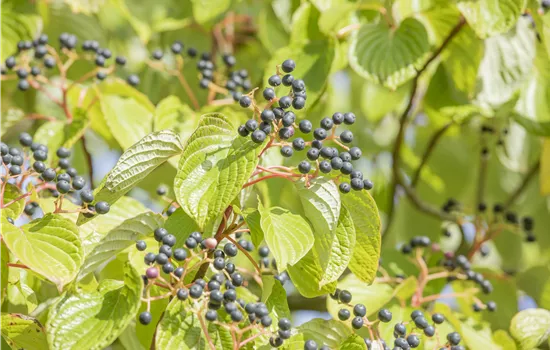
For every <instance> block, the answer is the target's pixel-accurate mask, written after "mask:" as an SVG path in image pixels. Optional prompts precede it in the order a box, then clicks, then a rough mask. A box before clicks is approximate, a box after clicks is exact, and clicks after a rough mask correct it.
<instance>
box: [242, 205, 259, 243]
mask: <svg viewBox="0 0 550 350" xmlns="http://www.w3.org/2000/svg"><path fill="white" fill-rule="evenodd" d="M261 220H262V216H261V215H260V212H259V211H258V210H254V211H252V212H251V213H244V221H246V226H248V229H249V230H250V238H251V239H252V244H254V246H256V247H259V246H260V244H262V242H263V240H264V231H263V230H262V226H261V223H260V222H261Z"/></svg>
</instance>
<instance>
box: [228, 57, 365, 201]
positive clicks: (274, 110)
mask: <svg viewBox="0 0 550 350" xmlns="http://www.w3.org/2000/svg"><path fill="white" fill-rule="evenodd" d="M295 67H296V64H295V62H294V61H293V60H291V59H287V60H285V61H284V62H283V63H282V64H281V65H280V66H278V67H277V74H275V75H273V76H271V77H270V78H269V80H268V83H269V85H271V86H272V87H277V86H279V85H281V84H282V85H284V86H289V87H290V91H289V93H288V94H287V95H285V96H282V97H277V95H276V93H275V90H274V89H273V88H271V87H268V88H266V89H265V90H264V91H263V97H264V98H265V99H266V100H267V101H268V103H267V105H266V106H265V107H264V109H263V110H261V109H260V107H259V106H258V104H257V103H256V101H255V100H254V99H253V97H252V93H250V94H248V95H244V96H242V97H241V98H240V100H239V103H240V105H241V106H242V107H244V108H249V107H250V106H252V108H253V109H254V112H255V113H254V115H255V117H259V120H260V121H258V120H257V119H256V118H252V119H249V120H248V121H247V122H246V123H245V124H244V125H241V126H239V128H238V132H239V134H240V135H241V136H242V137H247V136H249V135H250V137H251V139H252V141H254V142H256V143H263V142H264V141H265V140H266V138H267V137H268V136H269V138H270V141H269V142H270V144H269V146H280V152H281V155H282V156H283V157H286V158H290V157H292V156H293V155H294V152H302V151H305V152H306V158H307V159H305V160H302V161H301V162H300V163H299V164H298V167H297V169H298V171H299V172H300V173H301V174H303V175H307V174H310V173H311V172H312V170H314V169H313V167H312V164H311V162H315V164H316V165H315V167H316V168H315V175H314V176H316V175H317V174H318V173H319V172H321V173H323V174H330V173H331V172H332V171H338V172H339V173H340V174H339V175H336V174H334V176H338V177H339V176H341V175H348V176H349V178H350V182H349V183H348V182H340V184H339V189H340V192H342V193H348V192H350V191H351V189H354V190H357V191H360V190H363V189H366V190H370V189H372V188H373V183H372V181H371V180H369V179H364V178H363V173H362V172H360V171H358V170H355V169H354V167H353V164H352V161H354V160H358V159H360V158H361V155H362V151H361V149H360V148H359V147H351V148H350V147H348V146H346V144H349V143H351V142H352V141H353V133H352V132H351V131H350V130H344V131H342V132H340V133H339V135H337V128H338V127H339V126H340V125H342V124H344V125H352V124H354V123H355V120H356V117H355V115H354V114H353V113H340V112H337V113H334V114H333V115H332V118H329V117H326V118H323V119H322V120H321V121H320V124H319V127H318V128H315V129H314V128H313V124H312V123H311V122H310V121H309V120H306V119H303V120H301V121H300V122H299V123H297V122H296V114H295V113H294V112H293V111H292V110H290V108H291V107H292V108H294V109H295V110H299V109H302V108H304V107H305V102H306V99H307V95H306V86H305V83H304V81H303V80H301V79H295V78H294V76H292V75H291V74H290V73H291V72H293V71H294V69H295ZM279 68H280V69H281V70H282V71H283V72H284V73H286V74H284V73H281V72H279ZM275 103H277V104H278V106H277V107H274V104H275ZM296 129H298V130H299V131H300V132H301V133H302V134H304V136H305V135H307V134H310V133H313V140H311V141H306V140H305V139H304V138H302V137H295V138H293V137H294V135H295V132H296ZM330 142H332V143H333V144H334V145H336V146H337V147H339V148H340V149H341V151H339V150H338V148H337V147H331V146H329V145H326V144H327V143H330Z"/></svg>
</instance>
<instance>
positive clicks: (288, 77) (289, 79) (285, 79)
mask: <svg viewBox="0 0 550 350" xmlns="http://www.w3.org/2000/svg"><path fill="white" fill-rule="evenodd" d="M281 81H282V82H283V85H284V86H291V85H292V82H293V81H294V77H293V76H292V75H291V74H286V75H284V76H283V79H281Z"/></svg>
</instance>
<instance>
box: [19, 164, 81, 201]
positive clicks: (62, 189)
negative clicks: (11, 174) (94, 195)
mask: <svg viewBox="0 0 550 350" xmlns="http://www.w3.org/2000/svg"><path fill="white" fill-rule="evenodd" d="M13 167H15V166H12V168H13ZM10 171H11V169H10ZM55 187H56V188H57V190H58V191H59V193H62V194H65V193H68V192H69V191H70V190H71V184H70V183H69V182H68V181H65V180H60V181H58V182H57V184H56V186H55Z"/></svg>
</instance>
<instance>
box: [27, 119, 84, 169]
mask: <svg viewBox="0 0 550 350" xmlns="http://www.w3.org/2000/svg"><path fill="white" fill-rule="evenodd" d="M72 115H73V120H72V122H71V123H66V122H64V121H49V122H46V123H44V124H42V125H41V126H40V127H39V128H38V130H37V131H36V134H35V135H34V138H33V139H34V141H35V142H38V143H42V144H44V145H46V146H47V147H48V149H49V150H50V157H49V159H48V160H49V163H50V164H56V162H57V159H58V158H57V156H56V155H55V150H57V149H58V148H59V147H61V146H63V147H65V148H68V149H71V148H73V146H74V145H75V144H76V142H77V141H78V140H80V138H81V137H82V135H84V132H85V131H86V129H87V128H88V126H89V125H90V123H91V121H90V119H89V118H88V114H87V113H86V111H85V110H82V109H79V108H76V109H75V110H73V113H72Z"/></svg>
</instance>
